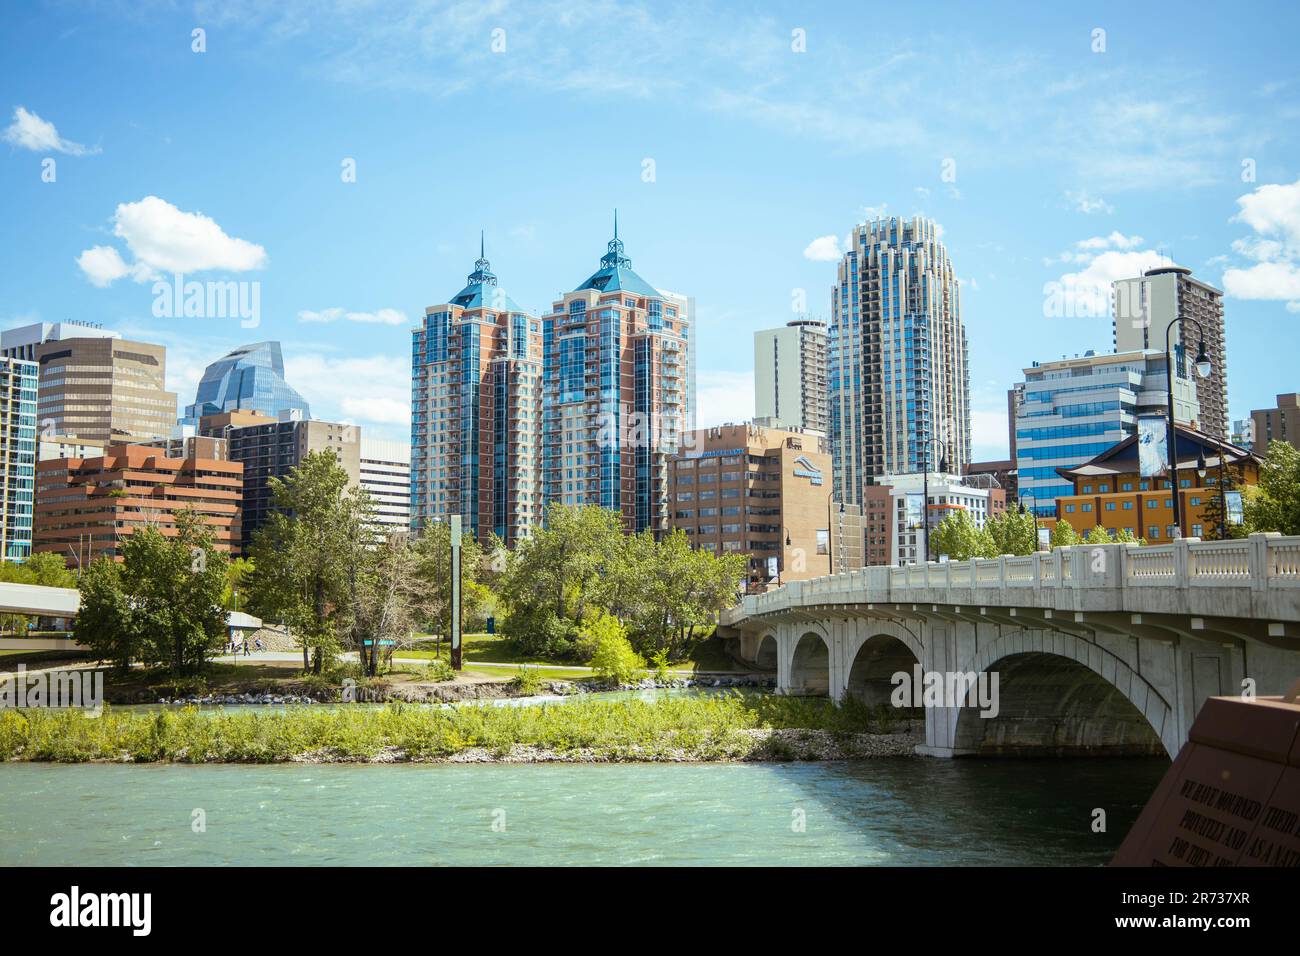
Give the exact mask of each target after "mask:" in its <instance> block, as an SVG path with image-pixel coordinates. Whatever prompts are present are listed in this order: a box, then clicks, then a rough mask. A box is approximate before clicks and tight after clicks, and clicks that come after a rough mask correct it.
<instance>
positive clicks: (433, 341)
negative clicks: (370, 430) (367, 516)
mask: <svg viewBox="0 0 1300 956" xmlns="http://www.w3.org/2000/svg"><path fill="white" fill-rule="evenodd" d="M424 311H425V314H424V322H423V323H422V324H421V326H420V327H419V328H417V329H415V330H413V332H412V350H411V527H412V528H413V529H418V528H420V527H421V526H422V525H423V524H424V523H425V522H426V521H441V520H445V519H446V518H447V516H449V515H453V514H458V515H460V516H461V517H462V518H463V519H464V522H465V527H466V528H467V529H471V530H473V532H474V534H475V535H477V536H478V538H479V540H480V541H484V542H486V541H487V540H488V538H489V536H490V535H491V534H492V533H495V534H496V535H497V536H498V537H500V538H501V539H502V540H504V541H505V542H506V544H507V545H508V546H514V545H515V544H516V543H517V542H518V541H519V540H520V539H521V538H524V537H527V536H528V535H529V534H530V533H531V530H532V528H533V527H534V526H535V525H536V524H538V523H539V522H540V521H541V518H542V487H541V473H540V464H541V437H542V436H541V417H542V333H541V321H540V320H539V319H538V318H537V317H536V316H532V315H529V314H528V313H527V312H525V311H524V310H523V308H521V307H520V306H519V305H518V304H517V303H515V301H514V300H513V299H511V298H510V297H509V296H508V295H506V291H505V289H503V288H502V287H501V286H500V285H499V284H498V283H497V277H496V275H495V274H493V272H492V267H491V263H489V262H488V260H487V258H486V256H485V254H484V251H483V247H482V244H481V242H480V246H479V258H478V261H477V262H475V263H474V271H473V272H472V273H470V275H469V280H468V284H467V285H466V286H465V288H463V289H462V290H461V291H460V292H458V293H456V295H454V296H452V298H451V300H450V301H449V302H445V303H443V304H440V305H431V306H429V307H428V308H427V309H425V310H424Z"/></svg>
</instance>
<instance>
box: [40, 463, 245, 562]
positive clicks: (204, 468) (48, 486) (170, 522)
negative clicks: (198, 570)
mask: <svg viewBox="0 0 1300 956" xmlns="http://www.w3.org/2000/svg"><path fill="white" fill-rule="evenodd" d="M243 474H244V466H243V465H242V464H240V463H239V462H232V461H215V460H211V459H206V458H168V457H166V456H165V455H164V454H163V453H162V451H161V450H160V449H156V448H149V447H147V446H144V445H122V444H114V445H109V446H108V447H107V448H106V449H105V450H104V454H103V455H101V456H98V457H95V458H55V459H51V460H47V461H42V462H39V463H38V464H37V466H36V501H37V504H36V519H35V529H34V548H33V550H34V551H35V552H37V553H39V552H42V551H49V552H53V553H56V554H59V555H60V556H62V557H63V558H65V559H66V560H67V561H68V564H69V566H72V567H77V566H78V565H80V566H82V567H84V566H85V565H86V564H89V563H90V561H92V560H93V559H94V558H97V557H99V556H101V555H108V556H110V557H116V556H118V555H119V554H120V551H119V548H120V545H121V542H122V540H123V539H124V538H126V537H128V536H129V535H131V534H134V533H135V532H136V531H138V530H140V529H141V528H144V527H146V526H148V525H153V526H155V527H157V528H159V529H160V530H161V531H162V533H163V534H174V533H175V528H176V518H175V516H176V512H177V511H180V510H182V509H185V508H193V509H195V510H196V511H197V512H198V513H199V514H200V515H202V516H203V517H204V519H205V520H206V521H207V523H208V524H209V525H210V526H211V527H212V529H213V531H214V532H215V534H216V539H217V547H218V548H219V549H220V550H222V551H229V552H232V553H237V552H238V551H239V539H240V510H241V509H240V497H241V494H242V486H243Z"/></svg>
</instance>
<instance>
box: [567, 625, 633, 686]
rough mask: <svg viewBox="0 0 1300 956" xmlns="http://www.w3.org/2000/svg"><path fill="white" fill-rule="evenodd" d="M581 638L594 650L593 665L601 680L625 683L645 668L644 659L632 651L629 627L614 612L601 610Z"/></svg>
mask: <svg viewBox="0 0 1300 956" xmlns="http://www.w3.org/2000/svg"><path fill="white" fill-rule="evenodd" d="M582 640H583V642H584V643H586V644H589V645H590V646H591V647H592V649H593V650H592V655H591V668H592V670H593V671H595V673H596V677H597V678H598V679H599V680H603V681H605V682H607V683H611V684H626V683H629V682H630V681H632V680H634V679H635V678H636V677H637V675H638V674H640V673H641V671H643V670H645V660H644V659H643V658H642V657H641V655H640V654H638V653H637V652H636V651H635V650H633V648H632V642H631V641H630V640H628V637H627V628H626V627H624V626H623V622H622V621H620V620H619V619H618V618H616V617H615V616H614V615H612V614H605V613H604V612H602V613H601V614H600V615H599V616H598V617H596V618H595V620H593V621H591V623H589V624H588V625H587V626H586V627H584V628H583V629H582Z"/></svg>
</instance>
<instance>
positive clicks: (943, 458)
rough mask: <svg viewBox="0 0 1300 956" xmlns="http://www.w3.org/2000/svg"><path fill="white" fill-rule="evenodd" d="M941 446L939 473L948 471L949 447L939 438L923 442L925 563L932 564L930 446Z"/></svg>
mask: <svg viewBox="0 0 1300 956" xmlns="http://www.w3.org/2000/svg"><path fill="white" fill-rule="evenodd" d="M932 444H933V445H938V446H939V472H940V474H942V473H943V472H945V471H947V470H948V461H947V458H948V446H947V445H945V444H944V443H943V441H942V440H941V439H938V438H926V439H924V440H923V441H922V442H921V447H922V459H921V460H922V464H923V467H922V469H921V530H922V532H923V536H924V540H925V563H926V564H929V563H930V446H931V445H932Z"/></svg>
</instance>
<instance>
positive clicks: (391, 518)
mask: <svg viewBox="0 0 1300 956" xmlns="http://www.w3.org/2000/svg"><path fill="white" fill-rule="evenodd" d="M361 487H362V488H364V489H365V490H366V492H368V493H369V495H370V502H371V504H373V505H374V508H375V521H374V523H375V526H376V527H375V530H376V531H378V532H379V533H381V534H393V533H394V532H398V531H406V530H407V529H408V528H409V527H410V524H411V446H410V445H408V444H407V443H406V442H404V441H383V440H381V439H378V438H362V439H361Z"/></svg>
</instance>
